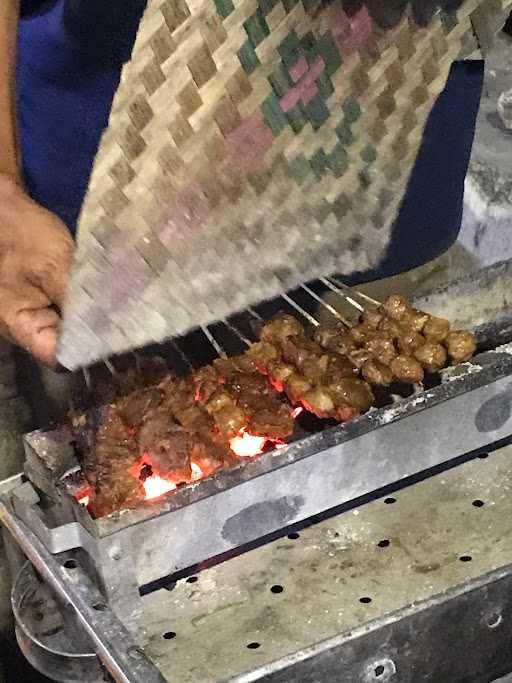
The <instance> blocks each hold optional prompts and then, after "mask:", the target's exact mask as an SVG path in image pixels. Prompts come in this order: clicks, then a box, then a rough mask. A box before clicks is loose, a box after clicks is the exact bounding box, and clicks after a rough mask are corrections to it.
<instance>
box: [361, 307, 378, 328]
mask: <svg viewBox="0 0 512 683" xmlns="http://www.w3.org/2000/svg"><path fill="white" fill-rule="evenodd" d="M383 318H384V314H383V313H382V312H381V311H377V310H374V309H368V310H366V311H364V313H361V316H360V318H359V322H360V324H361V325H365V326H366V327H371V328H372V329H373V330H377V329H378V327H379V325H380V323H381V321H382V319H383Z"/></svg>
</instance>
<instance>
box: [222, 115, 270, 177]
mask: <svg viewBox="0 0 512 683" xmlns="http://www.w3.org/2000/svg"><path fill="white" fill-rule="evenodd" d="M226 141H227V147H228V155H227V158H226V160H225V162H224V164H223V166H224V167H229V168H238V169H239V170H240V171H242V172H244V173H252V172H254V171H256V170H258V168H260V166H261V162H262V160H263V157H264V156H265V153H266V152H267V151H268V150H269V149H270V147H272V143H273V142H274V135H273V134H272V131H271V130H270V128H269V127H268V126H267V124H266V123H265V119H264V117H263V113H262V112H261V111H256V112H254V114H251V116H248V117H247V118H246V119H244V120H243V121H242V123H241V124H240V125H239V126H238V128H235V130H232V131H231V132H230V133H229V134H228V135H227V138H226Z"/></svg>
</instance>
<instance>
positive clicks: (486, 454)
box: [478, 453, 489, 460]
mask: <svg viewBox="0 0 512 683" xmlns="http://www.w3.org/2000/svg"><path fill="white" fill-rule="evenodd" d="M478 457H479V458H480V460H485V459H486V458H488V457H489V453H480V455H479V456H478Z"/></svg>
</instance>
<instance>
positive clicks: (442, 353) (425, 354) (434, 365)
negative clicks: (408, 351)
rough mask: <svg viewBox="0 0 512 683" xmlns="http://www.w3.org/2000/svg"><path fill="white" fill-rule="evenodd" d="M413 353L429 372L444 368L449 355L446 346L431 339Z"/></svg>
mask: <svg viewBox="0 0 512 683" xmlns="http://www.w3.org/2000/svg"><path fill="white" fill-rule="evenodd" d="M413 355H414V358H416V360H417V361H418V362H419V363H420V364H421V366H422V367H423V368H425V370H426V371H427V372H437V371H438V370H441V368H444V366H445V365H446V359H447V357H448V354H447V353H446V349H445V348H444V346H441V344H436V343H435V342H430V341H429V342H426V343H425V344H423V345H422V346H420V347H418V348H416V349H415V350H414V353H413Z"/></svg>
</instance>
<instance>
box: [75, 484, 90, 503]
mask: <svg viewBox="0 0 512 683" xmlns="http://www.w3.org/2000/svg"><path fill="white" fill-rule="evenodd" d="M91 494H92V489H91V487H90V486H84V487H83V488H81V489H80V491H77V492H76V493H75V499H76V500H77V502H78V504H79V505H83V506H84V507H85V508H86V507H87V506H88V505H89V503H90V502H91Z"/></svg>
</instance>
